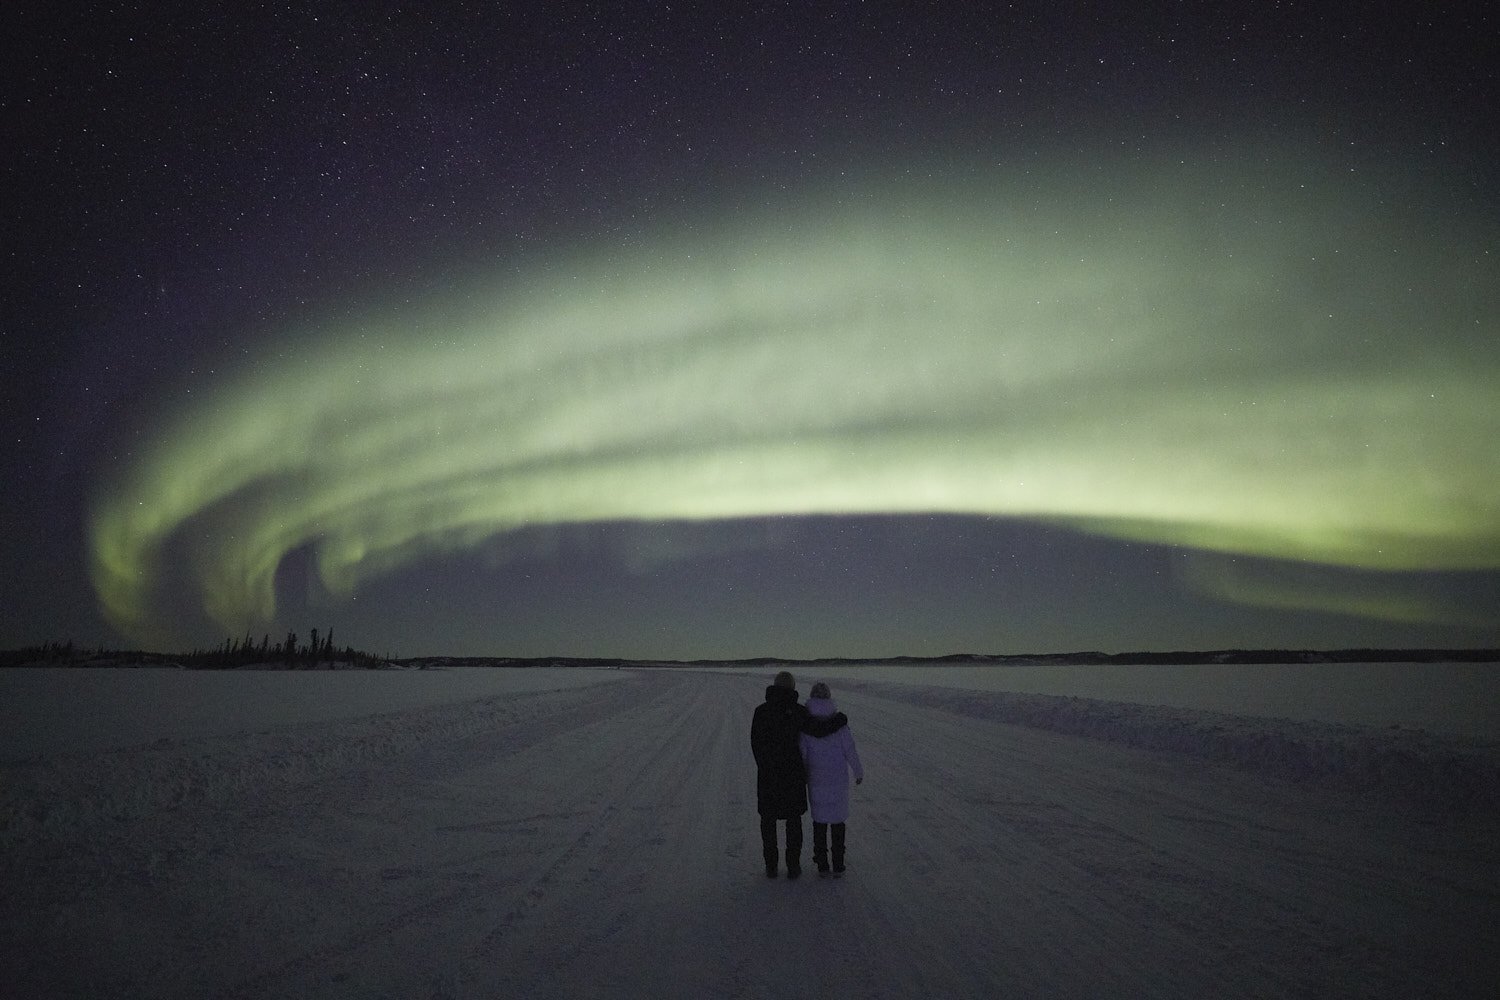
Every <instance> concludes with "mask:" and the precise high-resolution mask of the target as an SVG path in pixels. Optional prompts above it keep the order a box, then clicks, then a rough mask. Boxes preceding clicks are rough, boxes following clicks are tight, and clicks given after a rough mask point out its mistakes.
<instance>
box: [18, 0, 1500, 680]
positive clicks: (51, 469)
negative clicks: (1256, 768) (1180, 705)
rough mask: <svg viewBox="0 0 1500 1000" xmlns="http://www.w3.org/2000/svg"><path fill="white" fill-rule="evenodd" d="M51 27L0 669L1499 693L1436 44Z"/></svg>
mask: <svg viewBox="0 0 1500 1000" xmlns="http://www.w3.org/2000/svg"><path fill="white" fill-rule="evenodd" d="M69 6H74V5H59V4H36V3H23V4H20V5H19V6H16V5H13V6H12V7H11V8H8V11H7V21H8V22H9V30H8V32H7V35H8V37H9V38H10V39H11V44H10V46H9V48H10V49H11V51H12V53H16V52H17V51H18V54H13V55H12V56H11V57H9V59H8V63H9V65H8V66H7V67H5V68H4V69H0V74H3V83H4V86H3V88H0V108H3V120H4V136H5V141H4V143H3V151H0V164H3V169H4V181H5V198H4V216H3V233H0V246H3V252H4V255H5V261H6V265H7V266H6V271H7V274H6V278H5V281H4V282H3V291H0V294H3V296H4V298H3V304H4V307H3V315H0V319H3V328H0V350H3V357H0V360H3V372H4V380H5V392H4V394H3V404H0V405H3V410H0V421H3V431H4V439H5V442H6V444H5V449H4V460H3V461H4V464H3V468H0V473H3V475H4V480H5V488H4V490H3V500H0V515H3V518H4V531H3V533H0V538H3V542H0V545H3V548H0V552H3V563H0V580H3V584H0V586H3V592H0V601H3V613H0V647H12V646H18V645H23V644H28V643H35V642H41V641H46V640H64V639H69V638H72V639H74V640H76V641H78V642H81V643H86V644H89V645H93V644H96V643H103V644H106V645H114V646H117V645H128V646H146V647H150V648H159V649H178V648H185V647H188V646H193V645H205V646H207V645H215V644H217V643H219V642H222V640H223V638H224V637H225V636H226V635H231V634H232V635H243V634H245V633H246V632H247V631H249V632H251V633H253V634H254V635H255V636H256V637H257V638H258V637H259V636H260V635H261V634H262V633H263V632H269V633H270V634H271V635H272V637H273V639H276V638H279V637H280V636H282V635H284V634H285V632H286V631H287V630H288V629H294V630H296V631H298V632H299V633H304V634H305V633H306V631H307V630H308V629H309V628H312V627H319V628H327V627H328V626H332V627H333V628H334V629H335V635H336V637H337V639H338V641H340V643H343V642H349V643H352V644H354V645H356V646H359V647H361V648H366V649H370V650H373V651H376V652H387V651H389V652H393V653H397V654H399V655H417V654H424V653H426V654H436V653H448V654H472V655H482V654H493V655H549V654H556V655H581V656H621V657H641V658H646V657H663V658H667V657H670V658H690V657H720V658H731V657H744V656H754V655H781V656H887V655H895V654H913V655H936V654H942V653H950V652H957V651H972V652H992V653H1018V652H1027V651H1048V650H1080V649H1100V650H1106V651H1123V650H1135V649H1169V648H1171V649H1182V648H1220V647H1349V646H1455V647H1464V646H1493V645H1500V489H1497V484H1500V443H1497V442H1500V402H1497V401H1500V379H1497V375H1500V166H1497V164H1500V149H1497V148H1496V147H1497V144H1496V140H1495V138H1494V137H1495V136H1496V135H1500V121H1497V117H1500V116H1497V114H1496V109H1497V108H1500V45H1497V39H1500V21H1497V20H1496V16H1495V14H1494V13H1492V12H1485V11H1484V9H1483V5H1463V4H1461V5H1453V6H1452V8H1451V9H1445V10H1439V9H1436V6H1435V5H1428V4H1405V5H1396V4H1391V5H1383V4H1382V5H1372V7H1371V10H1370V11H1356V10H1354V9H1353V8H1349V9H1346V8H1345V7H1343V6H1340V5H1334V4H1322V3H1243V2H1236V3H1222V4H1219V3H1184V4H1172V3H1161V4H1145V5H1138V4H1119V3H1109V4H1090V3H1057V2H1055V0H1053V2H1049V3H1036V4H1031V3H1018V4H994V5H989V4H954V5H928V4H909V3H891V4H873V3H870V4H859V3H833V4H816V3H814V4H787V5H773V4H757V5H754V6H748V5H746V6H737V5H728V6H727V9H728V10H729V11H730V12H729V13H726V12H725V10H726V7H725V6H723V5H717V4H711V5H701V6H698V5H681V4H673V5H666V4H651V5H646V4H622V5H603V4H573V3H549V4H536V5H507V4H475V5H463V4H446V3H445V4H433V5H396V4H392V3H384V2H373V3H361V4H348V5H342V4H340V5H335V4H318V3H312V4H306V5H303V4H292V5H270V6H260V5H251V4H229V5H223V9H217V8H218V6H219V5H196V4H195V5H186V6H182V7H180V8H177V7H175V6H174V5H171V4H164V5H156V4H152V5H132V4H122V5H88V4H85V5H77V6H78V8H79V9H77V10H73V11H68V10H59V9H55V8H63V7H69Z"/></svg>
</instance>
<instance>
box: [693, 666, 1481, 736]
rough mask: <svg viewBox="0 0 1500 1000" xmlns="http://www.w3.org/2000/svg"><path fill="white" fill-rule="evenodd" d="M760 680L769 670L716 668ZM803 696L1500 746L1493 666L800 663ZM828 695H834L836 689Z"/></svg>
mask: <svg viewBox="0 0 1500 1000" xmlns="http://www.w3.org/2000/svg"><path fill="white" fill-rule="evenodd" d="M716 669H722V670H724V671H727V672H733V673H753V674H762V673H763V674H764V675H765V676H766V678H767V682H768V683H769V680H770V678H771V677H772V676H773V675H774V673H775V670H774V668H759V669H755V670H747V669H745V668H728V667H725V668H716ZM793 673H795V674H796V676H797V683H798V686H799V687H800V688H801V689H802V690H803V691H804V693H805V692H806V690H807V688H808V687H809V686H810V685H811V684H812V683H813V682H814V681H818V680H824V681H827V682H829V683H830V684H832V685H834V686H835V687H837V681H839V680H840V679H863V680H872V681H884V682H888V683H898V684H919V685H924V686H931V687H950V688H961V689H965V690H973V691H1014V692H1017V693H1021V694H1047V695H1062V696H1074V697H1079V698H1097V699H1099V700H1101V701H1123V702H1130V703H1134V704H1138V705H1164V706H1168V707H1171V708H1189V709H1199V710H1206V711H1212V712H1226V713H1229V714H1231V715H1254V716H1264V717H1267V718H1276V719H1295V720H1298V721H1301V722H1336V723H1343V724H1348V725H1362V726H1378V727H1381V728H1385V727H1389V726H1402V727H1404V728H1408V729H1426V730H1429V731H1431V732H1435V733H1445V734H1448V735H1454V736H1465V737H1468V738H1470V739H1483V740H1500V664H1495V663H1268V664H1224V663H1208V664H1188V665H1163V666H1157V665H1112V666H1051V665H1049V666H998V665H996V666H983V665H951V666H950V665H945V666H920V667H918V666H912V667H893V666H887V665H884V664H861V665H849V666H828V667H801V668H796V669H794V670H793ZM835 693H836V692H835Z"/></svg>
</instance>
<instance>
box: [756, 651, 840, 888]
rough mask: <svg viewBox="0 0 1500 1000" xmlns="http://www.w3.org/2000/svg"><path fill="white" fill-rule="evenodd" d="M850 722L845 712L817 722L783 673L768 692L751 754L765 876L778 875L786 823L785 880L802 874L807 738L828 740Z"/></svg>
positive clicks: (758, 716)
mask: <svg viewBox="0 0 1500 1000" xmlns="http://www.w3.org/2000/svg"><path fill="white" fill-rule="evenodd" d="M846 722H847V720H846V719H845V718H844V715H843V713H842V712H840V713H839V714H837V715H835V716H833V717H832V718H825V719H814V718H813V717H812V716H810V715H808V714H807V709H806V708H804V707H803V706H802V705H800V704H798V702H797V682H796V680H795V679H794V678H793V677H792V675H791V674H789V673H787V672H786V671H785V670H783V671H782V672H781V673H779V674H777V675H776V682H775V683H774V684H772V685H771V686H770V687H768V688H766V700H765V702H764V704H761V705H758V706H756V709H755V718H754V719H753V720H752V721H751V723H750V749H751V752H753V753H754V754H755V768H756V775H755V805H756V808H757V809H758V810H759V811H760V843H761V850H762V852H763V853H764V855H765V860H766V875H767V877H769V878H775V877H776V876H777V874H778V872H777V857H776V824H777V822H778V821H785V823H786V877H787V878H796V877H797V876H799V875H801V874H802V814H803V813H805V812H807V770H806V768H805V767H804V766H803V763H802V748H801V745H800V739H801V736H802V734H803V733H809V734H810V735H813V736H827V735H829V734H831V733H835V732H838V730H839V728H840V727H841V726H843V725H844V724H845V723H846Z"/></svg>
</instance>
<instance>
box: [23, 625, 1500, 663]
mask: <svg viewBox="0 0 1500 1000" xmlns="http://www.w3.org/2000/svg"><path fill="white" fill-rule="evenodd" d="M1202 663H1500V649H1324V650H1317V649H1211V650H1172V651H1149V650H1148V651H1143V652H1133V653H1100V652H1095V651H1084V652H1075V653H951V654H949V655H947V656H887V657H876V658H868V657H865V658H861V657H848V656H836V657H823V658H820V659H811V660H792V659H785V658H782V657H776V656H756V657H750V658H748V659H739V660H620V659H609V658H603V657H596V656H531V657H522V656H417V657H409V658H406V659H401V660H397V659H393V658H392V657H391V656H390V655H386V656H375V655H373V654H371V653H366V652H363V651H361V650H357V649H355V648H354V647H352V646H345V647H344V648H342V649H338V648H336V647H335V646H334V645H333V629H331V628H330V629H329V630H328V632H327V634H326V635H322V636H320V635H319V633H318V630H317V629H313V630H312V632H311V634H310V635H309V636H308V639H307V641H306V642H301V643H299V642H298V639H297V634H296V633H295V632H289V633H287V636H286V638H285V639H284V640H282V641H281V642H278V643H275V644H272V642H271V637H270V635H263V636H261V639H260V641H259V642H256V641H254V639H253V638H252V637H251V636H250V635H246V636H245V637H244V638H242V639H234V638H229V639H225V640H224V644H223V645H222V646H219V647H217V648H215V649H194V650H193V651H192V652H189V653H153V652H147V651H143V650H107V649H104V648H102V647H101V648H99V649H92V650H91V649H87V648H79V647H75V646H74V644H73V643H72V642H66V643H59V642H49V643H46V644H44V645H41V646H28V647H26V648H25V649H15V650H9V651H6V652H0V667H21V666H28V667H42V666H63V667H110V666H141V667H149V666H175V667H188V668H191V669H197V670H232V669H235V668H237V667H249V666H257V667H281V668H284V669H292V670H313V669H331V668H347V667H363V668H366V669H379V668H382V667H389V666H393V665H396V666H403V667H416V668H419V669H423V670H425V669H429V668H432V667H766V668H769V667H816V666H859V665H861V664H865V665H872V666H934V667H942V666H966V665H977V666H983V665H992V666H1002V667H1003V666H1042V665H1059V666H1061V665H1100V666H1108V665H1113V664H1117V665H1121V666H1124V665H1128V664H1183V665H1186V664H1202Z"/></svg>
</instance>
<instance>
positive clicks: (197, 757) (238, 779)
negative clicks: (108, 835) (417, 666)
mask: <svg viewBox="0 0 1500 1000" xmlns="http://www.w3.org/2000/svg"><path fill="white" fill-rule="evenodd" d="M613 687H614V685H602V686H601V685H590V686H586V687H578V688H572V689H567V690H561V691H545V692H530V693H524V694H510V695H499V696H494V697H489V698H483V699H477V700H474V701H469V702H464V703H459V704H446V705H432V706H428V707H424V708H414V709H407V710H404V711H397V712H387V713H381V714H375V715H367V716H362V717H359V718H354V719H344V720H337V721H320V722H316V723H306V724H300V725H287V726H278V727H274V728H271V729H266V730H263V731H259V732H250V733H235V734H230V735H224V736H212V737H204V738H190V739H169V738H163V739H158V740H156V741H155V742H154V743H150V744H147V745H145V746H136V747H130V748H125V749H117V750H108V751H102V752H95V753H76V754H61V755H52V756H46V757H41V756H37V757H32V758H30V759H27V760H22V761H17V762H6V763H0V846H7V847H8V846H11V845H14V844H16V843H18V842H21V841H25V840H33V839H37V838H42V837H46V838H56V837H63V838H66V837H69V836H78V835H82V834H84V833H86V832H87V831H89V830H90V829H92V828H94V827H96V826H97V825H99V824H101V823H108V822H118V821H127V820H137V819H141V818H144V817H148V816H152V815H154V814H156V813H160V812H162V811H164V810H169V809H174V808H178V807H182V806H188V805H195V804H209V805H212V804H215V803H217V802H220V801H225V800H229V799H239V800H244V799H248V798H252V797H255V796H264V795H274V794H275V793H276V792H277V791H279V790H281V789H285V788H287V787H290V786H294V785H299V784H302V783H305V782H310V781H314V780H317V779H319V778H322V777H326V776H328V775H332V774H336V773H338V772H340V771H342V770H345V769H347V768H349V767H353V766H357V765H361V764H368V763H374V762H377V761H381V760H386V759H389V758H392V757H395V756H398V755H401V754H406V753H411V752H414V751H416V750H419V749H420V748H422V747H423V746H424V745H428V744H441V743H445V742H452V741H455V740H463V739H466V738H470V737H474V736H477V735H479V734H482V733H486V732H492V731H494V730H496V729H503V728H505V727H512V728H514V727H516V726H517V724H518V723H521V722H531V721H535V720H539V719H545V718H548V717H551V716H554V715H557V714H559V713H564V712H572V711H576V710H578V709H579V708H587V707H588V706H589V705H590V704H593V703H599V702H607V701H608V700H609V698H610V692H609V691H608V690H607V689H609V688H613Z"/></svg>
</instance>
